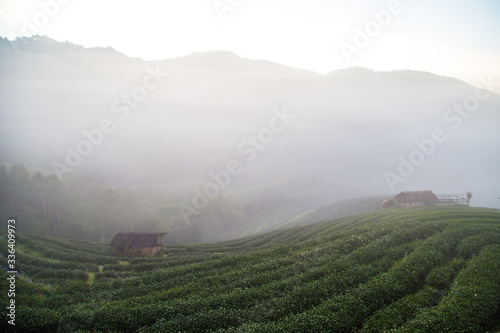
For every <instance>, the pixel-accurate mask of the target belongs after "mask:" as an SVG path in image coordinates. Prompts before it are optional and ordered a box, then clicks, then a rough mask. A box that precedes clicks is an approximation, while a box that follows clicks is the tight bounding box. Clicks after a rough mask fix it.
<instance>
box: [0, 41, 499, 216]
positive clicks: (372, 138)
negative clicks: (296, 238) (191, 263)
mask: <svg viewBox="0 0 500 333" xmlns="http://www.w3.org/2000/svg"><path fill="white" fill-rule="evenodd" d="M148 68H149V69H148ZM151 71H153V72H155V71H159V72H160V73H163V74H161V75H163V76H161V78H160V81H161V82H160V83H159V84H158V86H157V87H155V89H152V90H151V91H149V90H147V91H146V90H145V91H146V94H147V96H144V98H142V97H140V96H139V95H138V96H139V97H140V99H141V100H140V101H135V102H134V103H132V104H131V105H133V106H127V104H125V102H124V101H123V98H124V97H123V96H126V95H130V94H131V93H132V92H134V89H135V93H136V94H139V93H140V87H141V85H143V82H144V80H145V78H146V77H147V75H151V74H150V73H151ZM0 73H2V74H1V75H0V85H1V87H2V89H0V108H1V111H0V131H1V133H2V140H0V161H4V162H8V163H11V164H16V163H24V164H26V165H28V166H32V167H36V168H40V169H43V170H47V172H53V170H54V168H53V165H54V162H57V163H60V164H63V165H67V162H66V160H67V158H68V154H69V153H68V152H69V151H70V150H73V151H76V149H77V146H78V144H79V143H80V142H83V141H85V140H88V139H87V138H86V136H85V134H84V132H85V131H87V133H88V132H89V131H90V132H91V131H92V130H93V129H95V128H98V126H99V123H100V121H101V120H103V119H109V120H110V121H112V123H113V125H114V129H113V131H112V133H109V134H106V135H104V137H103V139H102V142H99V144H98V145H95V146H93V148H92V152H91V153H90V154H89V155H88V156H83V157H82V158H81V162H80V163H79V164H78V166H77V167H69V168H70V169H71V170H72V172H74V173H78V174H82V175H84V176H88V177H93V178H96V179H102V180H103V181H105V182H107V183H110V184H116V185H138V186H139V185H144V186H150V185H158V184H163V185H168V184H178V183H184V184H185V183H193V184H200V185H201V186H202V185H203V184H205V183H207V182H210V181H211V178H210V173H216V172H219V171H221V170H224V168H225V167H226V164H227V163H228V161H231V160H236V161H238V162H239V163H240V166H241V168H242V170H243V171H242V172H241V174H239V175H238V176H237V177H236V176H235V177H233V178H232V179H231V185H230V186H231V187H233V186H235V187H238V186H240V187H246V186H250V187H252V186H261V185H262V184H271V183H272V182H273V181H275V180H276V179H288V180H289V182H290V184H293V179H303V177H311V176H314V177H318V178H319V179H330V180H332V179H333V180H335V183H336V184H344V185H345V186H343V185H336V186H333V187H332V188H330V189H329V190H328V191H326V190H324V189H323V190H319V189H318V188H317V184H316V185H313V184H312V183H311V187H310V188H309V189H307V188H306V187H302V191H306V192H307V191H310V193H314V195H312V197H314V198H316V199H315V200H316V204H315V205H314V204H313V203H312V202H311V201H308V202H307V204H305V203H304V202H303V203H301V204H299V205H298V206H300V209H299V208H297V210H296V212H298V211H300V210H306V209H309V208H313V206H314V207H319V206H321V205H326V204H328V203H331V202H333V201H335V200H341V199H348V198H351V197H353V196H356V195H360V196H361V195H372V194H379V193H387V192H388V191H389V187H388V184H387V181H386V178H385V177H384V175H385V173H386V172H391V173H393V174H396V175H398V167H399V166H400V165H401V163H402V162H401V159H400V158H401V157H402V158H404V159H406V160H408V158H409V157H410V154H412V152H414V151H416V150H419V149H420V148H419V146H417V144H416V143H415V142H416V141H417V142H420V143H421V142H427V141H426V140H427V139H429V138H431V137H432V133H433V131H434V130H435V129H442V130H443V132H444V134H445V136H446V140H444V142H442V143H437V144H435V145H434V147H433V148H432V149H430V148H429V151H431V152H429V151H427V152H424V155H423V161H422V163H420V162H419V163H420V164H419V165H418V166H416V167H414V168H413V169H414V170H413V171H412V172H409V173H411V175H409V176H408V177H406V176H405V177H403V180H404V181H400V182H397V184H396V186H395V191H400V190H405V189H406V190H413V189H420V188H425V189H432V190H434V191H437V192H443V191H445V192H448V191H450V192H454V191H459V192H464V191H467V190H470V191H471V192H473V193H474V200H475V204H477V205H484V206H495V205H498V200H496V198H497V197H498V193H497V192H498V188H500V176H499V171H498V170H500V155H499V154H497V153H496V152H498V151H500V132H499V131H498V124H499V123H500V115H499V113H498V110H499V109H500V107H499V106H500V99H499V97H498V96H497V95H495V94H493V93H491V94H490V95H489V97H488V98H487V99H485V100H482V101H480V103H479V104H478V105H477V108H475V109H474V111H473V112H470V113H469V112H468V113H467V114H468V116H467V118H465V117H463V116H461V115H460V114H458V113H456V112H453V107H454V105H455V104H462V103H464V101H466V100H467V97H468V96H472V97H473V96H475V95H474V94H475V91H476V88H474V87H472V86H470V85H468V84H466V83H464V82H462V81H459V80H456V79H453V78H445V77H441V76H437V75H434V74H431V73H423V72H415V71H393V72H375V71H372V70H369V69H362V68H352V69H346V70H338V71H332V72H330V73H329V74H328V75H322V74H318V73H315V72H311V71H307V70H302V69H296V68H292V67H287V66H283V65H280V64H276V63H273V62H270V61H265V60H250V59H244V58H241V57H239V56H237V55H235V54H234V53H231V52H226V51H213V52H203V53H194V54H191V55H187V56H183V57H178V58H175V59H165V60H158V61H144V60H141V59H138V58H130V57H126V56H125V55H123V54H121V53H119V52H117V51H115V50H113V49H112V48H84V47H82V46H79V45H75V44H72V43H69V42H64V43H60V42H57V41H54V40H52V39H50V38H47V37H44V36H33V37H25V38H18V39H16V40H15V41H8V40H7V39H3V38H2V39H0ZM148 73H149V74H148ZM166 73H168V75H167V74H166ZM148 80H149V79H148ZM147 82H150V84H153V83H154V82H156V81H153V80H152V79H151V81H147ZM136 87H139V88H136ZM138 89H139V90H138ZM472 102H473V100H472ZM285 107H286V109H287V110H288V112H289V113H290V114H293V115H294V116H295V118H294V119H293V121H291V122H290V123H289V124H287V125H286V126H284V127H283V130H282V131H279V132H273V133H272V138H271V137H270V135H271V134H269V131H267V132H266V133H267V134H266V133H264V132H265V131H264V132H262V131H263V129H265V128H269V126H270V121H271V120H272V119H273V117H275V111H276V110H275V111H273V110H274V109H278V110H284V108H285ZM467 107H469V106H467ZM449 110H451V111H449ZM450 112H451V113H450ZM262 133H264V134H262ZM259 134H261V137H262V138H264V140H265V141H266V142H268V143H267V144H265V145H261V146H262V147H260V146H259V147H258V149H257V148H252V146H251V144H250V143H249V141H248V140H249V138H252V137H257V138H258V136H259ZM265 135H267V137H266V136H265ZM98 141H99V140H98ZM238 148H240V149H238ZM245 148H246V149H247V154H242V152H241V151H242V150H245ZM68 149H69V150H68ZM249 149H253V152H254V153H255V156H254V158H253V159H251V161H248V160H247V159H249V157H250V152H249ZM424 150H425V149H424ZM417 155H419V154H418V153H417ZM417 155H415V156H417ZM415 156H414V158H416V157H415ZM419 156H420V155H419ZM347 188H349V189H352V188H356V189H357V191H356V193H354V192H353V191H351V190H347ZM493 192H495V193H493ZM347 193H348V195H347ZM318 198H319V199H318ZM188 199H189V198H188ZM288 212H289V213H290V215H291V214H292V213H294V212H291V210H288ZM277 217H280V216H277Z"/></svg>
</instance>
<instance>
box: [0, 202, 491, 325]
mask: <svg viewBox="0 0 500 333" xmlns="http://www.w3.org/2000/svg"><path fill="white" fill-rule="evenodd" d="M5 238H6V235H5V233H2V234H1V239H0V240H1V242H0V244H2V246H3V247H2V250H1V252H2V255H3V256H5V255H6V253H7V252H6V245H5V244H7V241H6V239H5ZM17 260H18V263H17V267H18V268H19V271H20V275H19V276H18V278H17V288H18V293H16V295H17V296H16V305H17V309H16V311H17V318H18V319H17V324H16V329H17V330H18V332H19V331H22V332H51V333H52V332H75V331H79V332H219V333H222V332H259V333H261V332H383V331H386V332H389V331H390V332H498V329H499V324H500V213H499V211H497V210H492V209H476V208H467V207H455V208H449V207H448V208H439V207H435V208H405V209H390V210H386V211H380V212H375V213H369V214H362V215H357V216H354V217H349V218H345V219H340V220H333V221H325V222H321V223H318V224H313V225H309V226H302V227H295V228H291V229H286V230H280V231H275V232H271V233H268V234H264V235H259V236H253V237H249V238H244V239H239V240H233V241H227V242H222V243H213V244H205V245H197V246H177V247H166V248H165V249H164V252H163V255H162V256H161V257H158V258H148V257H146V258H145V257H125V256H120V255H117V254H116V253H114V252H113V250H112V249H111V248H109V247H108V246H105V245H99V244H95V243H86V242H74V241H67V240H58V239H53V238H47V237H42V236H28V235H25V234H18V235H17ZM0 278H1V279H4V280H5V278H6V273H5V272H4V271H3V270H0ZM0 297H1V298H2V302H3V301H4V298H5V297H6V293H5V292H2V293H1V295H0ZM5 311H6V309H5V308H3V309H2V311H1V312H2V316H4V317H5ZM3 325H4V327H3V328H5V329H6V328H7V327H6V325H7V324H6V321H4V322H3Z"/></svg>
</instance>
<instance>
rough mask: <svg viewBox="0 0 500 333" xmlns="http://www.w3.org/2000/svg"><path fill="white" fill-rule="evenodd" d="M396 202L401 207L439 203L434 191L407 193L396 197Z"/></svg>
mask: <svg viewBox="0 0 500 333" xmlns="http://www.w3.org/2000/svg"><path fill="white" fill-rule="evenodd" d="M394 201H395V202H396V203H398V204H399V205H401V206H428V205H435V204H437V203H438V202H439V199H438V197H437V196H436V195H435V194H434V193H433V192H432V191H429V190H428V191H406V192H401V193H399V194H398V195H396V196H395V197H394Z"/></svg>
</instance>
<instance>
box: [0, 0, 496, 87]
mask: <svg viewBox="0 0 500 333" xmlns="http://www.w3.org/2000/svg"><path fill="white" fill-rule="evenodd" d="M215 4H217V5H218V8H219V10H216V8H215V6H214V5H215ZM381 11H383V12H381ZM374 12H378V13H380V14H379V22H378V23H377V20H376V19H375V17H374V16H373V13H374ZM383 13H385V14H386V13H389V14H390V17H388V16H387V15H384V14H383ZM222 18H223V19H222ZM499 18H500V1H498V0H477V1H472V0H399V1H398V0H384V1H380V0H364V1H361V0H328V1H327V0H307V1H306V0H301V1H299V0H182V1H181V0H176V1H173V0H142V1H138V0H136V1H132V0H104V1H103V0H100V1H98V0H0V36H2V37H7V38H9V39H10V40H13V39H15V38H16V37H19V36H23V35H25V36H29V35H32V34H38V35H47V36H48V37H51V38H54V39H56V40H58V41H69V42H72V43H75V44H79V45H83V46H86V47H93V46H102V47H106V46H111V47H113V48H114V49H116V50H118V51H120V52H122V53H124V54H126V55H129V56H133V57H140V58H143V59H146V60H156V59H166V58H173V57H177V56H183V55H187V54H190V53H193V52H203V51H210V50H227V51H232V52H234V53H236V54H237V55H239V56H241V57H244V58H251V59H265V60H270V61H274V62H277V63H281V64H284V65H288V66H293V67H297V68H304V69H309V70H312V71H315V72H319V73H323V74H326V73H328V72H329V71H332V70H336V69H341V68H349V67H354V66H361V67H367V68H371V69H374V70H394V69H410V70H420V71H427V72H431V73H435V74H438V75H444V76H451V77H455V78H458V79H461V80H464V81H466V82H468V83H471V84H473V85H477V84H479V78H480V77H485V76H489V75H493V77H494V78H496V81H500V19H499ZM370 27H371V29H372V30H368V31H367V30H366V29H370ZM359 31H362V33H363V34H366V33H368V34H369V35H371V36H368V37H365V38H368V40H366V39H363V37H359V33H358V32H359ZM356 37H358V42H357V44H356V43H355V38H356ZM360 38H361V39H360ZM361 42H362V43H361ZM363 43H364V44H366V45H364V44H363ZM342 45H343V46H344V51H342ZM346 45H350V46H351V48H349V46H346ZM346 48H347V49H346ZM354 48H355V50H356V52H354V53H353V52H352V50H353V49H354ZM345 50H350V51H351V53H350V54H349V55H348V56H349V57H350V61H348V60H347V56H346V54H348V53H346V51H345ZM496 91H497V92H500V87H497V89H496Z"/></svg>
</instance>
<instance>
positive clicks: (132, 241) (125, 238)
mask: <svg viewBox="0 0 500 333" xmlns="http://www.w3.org/2000/svg"><path fill="white" fill-rule="evenodd" d="M165 234H166V232H120V233H117V234H116V235H115V237H114V238H113V240H112V241H111V243H109V245H111V246H113V247H129V248H151V247H155V246H159V245H161V237H162V236H163V235H165ZM158 240H159V242H158Z"/></svg>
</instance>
